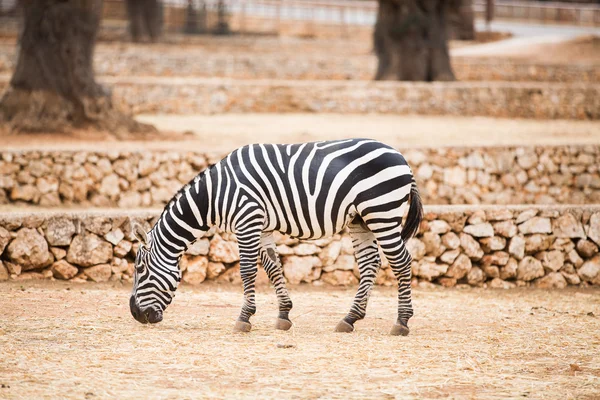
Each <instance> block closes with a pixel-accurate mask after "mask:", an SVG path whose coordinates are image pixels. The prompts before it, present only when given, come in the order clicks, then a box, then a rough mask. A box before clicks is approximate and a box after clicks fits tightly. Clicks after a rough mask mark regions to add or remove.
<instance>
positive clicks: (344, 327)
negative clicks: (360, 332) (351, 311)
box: [335, 320, 354, 333]
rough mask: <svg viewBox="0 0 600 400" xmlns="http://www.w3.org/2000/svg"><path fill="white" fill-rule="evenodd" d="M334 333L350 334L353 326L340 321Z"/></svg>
mask: <svg viewBox="0 0 600 400" xmlns="http://www.w3.org/2000/svg"><path fill="white" fill-rule="evenodd" d="M335 331H336V332H344V333H351V332H354V326H352V325H350V324H349V323H347V322H346V321H344V320H341V321H340V322H338V324H337V326H336V327H335Z"/></svg>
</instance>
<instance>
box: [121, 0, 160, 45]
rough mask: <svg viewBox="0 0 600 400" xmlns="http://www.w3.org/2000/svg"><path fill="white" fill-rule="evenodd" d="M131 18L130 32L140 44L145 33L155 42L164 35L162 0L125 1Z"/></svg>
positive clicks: (132, 37)
mask: <svg viewBox="0 0 600 400" xmlns="http://www.w3.org/2000/svg"><path fill="white" fill-rule="evenodd" d="M125 2H126V4H127V15H128V17H129V32H130V33H131V39H132V40H133V41H134V42H139V41H140V39H141V37H142V35H143V34H144V31H146V32H147V33H148V36H149V37H150V40H151V41H153V42H155V41H156V40H158V38H159V37H160V35H161V33H162V26H163V8H162V3H161V2H160V0H125Z"/></svg>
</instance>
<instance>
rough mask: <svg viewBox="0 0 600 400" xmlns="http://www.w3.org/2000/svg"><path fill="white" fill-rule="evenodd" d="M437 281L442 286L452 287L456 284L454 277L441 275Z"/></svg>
mask: <svg viewBox="0 0 600 400" xmlns="http://www.w3.org/2000/svg"><path fill="white" fill-rule="evenodd" d="M437 281H438V282H439V284H440V285H442V286H443V287H454V286H456V279H454V278H448V277H442V278H439V279H438V280H437Z"/></svg>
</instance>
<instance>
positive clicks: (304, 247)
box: [294, 243, 321, 256]
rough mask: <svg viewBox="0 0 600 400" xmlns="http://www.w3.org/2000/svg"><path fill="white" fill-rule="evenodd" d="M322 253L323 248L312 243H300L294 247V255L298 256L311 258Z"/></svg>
mask: <svg viewBox="0 0 600 400" xmlns="http://www.w3.org/2000/svg"><path fill="white" fill-rule="evenodd" d="M320 251H321V248H320V247H319V246H315V245H314V244H312V243H300V244H298V245H296V246H295V247H294V254H296V255H297V256H311V255H313V254H318V253H319V252H320Z"/></svg>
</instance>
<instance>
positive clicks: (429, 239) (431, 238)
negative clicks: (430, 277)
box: [421, 232, 446, 257]
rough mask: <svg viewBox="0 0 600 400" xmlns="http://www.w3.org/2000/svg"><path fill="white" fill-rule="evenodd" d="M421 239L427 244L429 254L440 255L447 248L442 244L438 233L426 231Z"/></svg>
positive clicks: (426, 249)
mask: <svg viewBox="0 0 600 400" xmlns="http://www.w3.org/2000/svg"><path fill="white" fill-rule="evenodd" d="M421 240H422V241H423V244H425V251H426V253H427V254H429V255H432V256H435V257H438V256H440V255H441V254H442V253H443V252H444V251H445V250H446V249H445V248H444V246H443V245H442V239H441V238H440V235H438V234H437V233H433V232H425V233H424V234H423V237H422V239H421Z"/></svg>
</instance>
